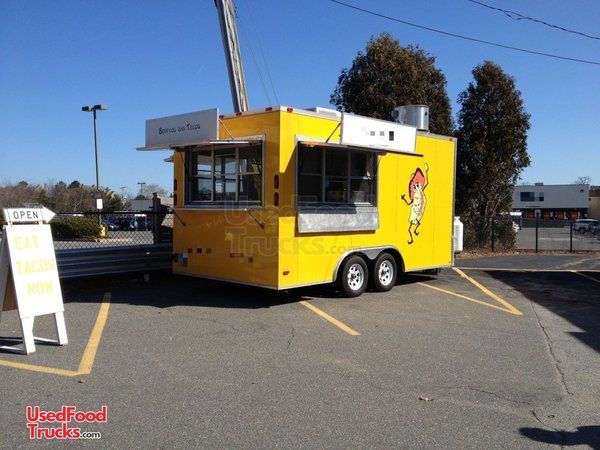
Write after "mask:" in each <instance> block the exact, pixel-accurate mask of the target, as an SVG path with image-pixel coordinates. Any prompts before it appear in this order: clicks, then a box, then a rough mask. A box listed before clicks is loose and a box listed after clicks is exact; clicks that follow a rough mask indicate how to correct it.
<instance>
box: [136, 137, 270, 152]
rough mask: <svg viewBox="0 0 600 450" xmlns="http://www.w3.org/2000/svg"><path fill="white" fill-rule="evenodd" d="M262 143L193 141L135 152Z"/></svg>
mask: <svg viewBox="0 0 600 450" xmlns="http://www.w3.org/2000/svg"><path fill="white" fill-rule="evenodd" d="M261 142H262V141H261V140H258V139H249V140H246V139H218V140H208V141H193V142H185V143H179V144H173V145H169V144H166V145H160V146H153V147H138V148H136V150H137V151H141V152H143V151H151V150H175V151H183V150H184V149H185V147H200V148H218V147H226V146H232V145H234V146H236V147H249V146H251V145H258V144H260V143H261Z"/></svg>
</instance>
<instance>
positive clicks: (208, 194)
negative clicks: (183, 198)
mask: <svg viewBox="0 0 600 450" xmlns="http://www.w3.org/2000/svg"><path fill="white" fill-rule="evenodd" d="M186 153H187V156H186V169H187V183H186V184H187V186H186V187H187V189H186V192H187V202H188V203H189V204H197V205H210V204H216V205H218V204H228V205H229V204H260V203H261V202H262V183H263V180H262V174H263V170H262V165H263V161H262V160H263V157H262V143H257V142H254V143H249V144H245V145H227V146H218V147H215V146H211V147H196V148H193V149H191V151H188V152H186Z"/></svg>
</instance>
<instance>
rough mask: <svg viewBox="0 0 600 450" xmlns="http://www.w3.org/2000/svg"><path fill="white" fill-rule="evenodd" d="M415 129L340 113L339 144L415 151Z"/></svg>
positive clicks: (392, 150) (393, 150) (397, 150)
mask: <svg viewBox="0 0 600 450" xmlns="http://www.w3.org/2000/svg"><path fill="white" fill-rule="evenodd" d="M416 139H417V129H416V128H415V127H410V126H408V125H401V124H399V123H394V122H389V121H387V120H378V119H371V118H370V117H363V116H355V115H354V114H347V113H344V114H342V132H341V139H340V143H341V144H346V145H357V146H361V147H373V148H380V149H385V150H387V151H389V152H408V153H414V152H415V143H416Z"/></svg>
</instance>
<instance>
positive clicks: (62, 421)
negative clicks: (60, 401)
mask: <svg viewBox="0 0 600 450" xmlns="http://www.w3.org/2000/svg"><path fill="white" fill-rule="evenodd" d="M25 415H26V417H27V429H28V431H29V439H60V440H62V439H100V438H101V437H102V435H101V434H100V432H98V431H83V430H82V429H81V428H79V427H78V426H77V425H78V424H84V423H106V420H107V415H108V408H107V407H106V405H104V406H102V408H101V409H100V411H79V410H77V407H76V406H63V407H62V408H61V409H60V410H59V411H44V410H42V409H40V407H39V406H28V407H27V409H26V412H25Z"/></svg>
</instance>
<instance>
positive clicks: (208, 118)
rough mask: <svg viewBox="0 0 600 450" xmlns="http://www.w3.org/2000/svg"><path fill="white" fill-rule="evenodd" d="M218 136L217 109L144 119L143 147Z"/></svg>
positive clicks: (148, 148) (168, 144)
mask: <svg viewBox="0 0 600 450" xmlns="http://www.w3.org/2000/svg"><path fill="white" fill-rule="evenodd" d="M218 138H219V110H218V109H217V108H214V109H206V110H204V111H196V112H192V113H187V114H178V115H176V116H167V117H159V118H158V119H149V120H146V146H145V147H144V148H143V149H144V150H158V149H165V148H172V147H177V146H182V145H187V144H192V143H196V142H199V141H208V140H213V139H218ZM140 150H141V149H140Z"/></svg>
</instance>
